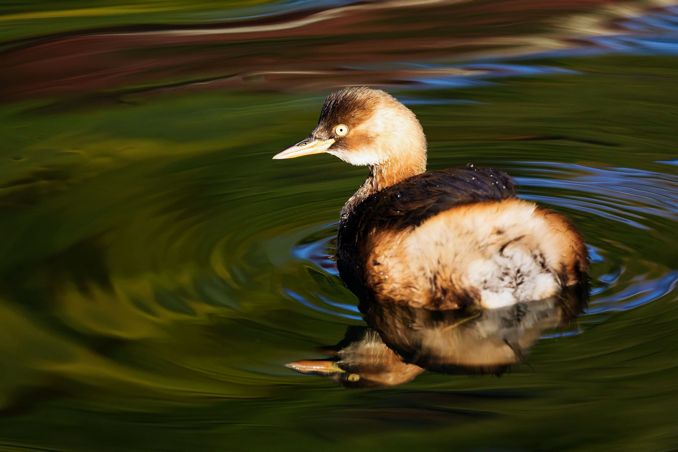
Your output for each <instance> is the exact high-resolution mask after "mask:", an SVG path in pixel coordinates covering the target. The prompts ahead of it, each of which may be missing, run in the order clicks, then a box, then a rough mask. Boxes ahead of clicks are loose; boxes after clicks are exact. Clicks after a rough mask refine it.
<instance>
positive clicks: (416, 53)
mask: <svg viewBox="0 0 678 452" xmlns="http://www.w3.org/2000/svg"><path fill="white" fill-rule="evenodd" d="M137 5H138V6H134V7H129V8H128V9H125V8H123V7H118V9H116V8H114V7H112V6H111V5H110V4H108V3H104V2H91V5H89V6H88V7H86V8H83V7H82V6H81V5H79V4H75V3H73V4H69V2H59V4H58V5H56V4H55V5H54V9H50V10H46V9H45V8H46V6H45V5H44V4H43V3H39V2H25V3H12V4H9V5H7V6H3V10H2V12H1V14H2V15H0V30H1V31H0V37H1V38H2V40H3V41H2V42H3V44H1V46H0V48H1V49H2V53H0V99H2V101H3V103H2V105H0V137H2V146H1V147H0V161H1V162H2V163H1V164H0V232H1V233H2V240H0V362H1V363H2V364H0V366H1V372H0V415H1V416H2V422H1V423H0V448H2V449H3V450H24V449H30V450H34V449H42V448H44V449H49V450H53V449H58V450H61V449H80V450H253V449H256V448H270V449H276V450H311V449H314V448H320V449H326V450H350V449H356V450H363V449H374V450H385V449H386V448H388V449H390V450H412V448H417V447H428V448H434V447H437V448H442V447H446V448H450V449H456V448H459V449H501V450H521V449H552V450H563V449H585V450H596V449H597V450H611V449H624V450H669V449H675V448H678V414H676V406H678V387H677V386H676V381H677V380H678V361H677V359H676V350H677V349H678V339H677V337H678V335H677V333H678V327H677V326H676V325H678V305H677V304H676V302H677V301H678V299H677V297H676V293H675V287H676V283H677V281H678V265H677V264H678V262H677V258H676V254H677V253H676V250H677V245H678V243H677V239H676V237H677V234H676V217H677V215H678V208H677V204H678V173H677V171H676V165H677V164H678V152H677V149H678V147H677V144H676V142H677V141H676V135H677V132H678V126H677V124H678V89H677V88H676V86H678V59H676V55H677V54H678V8H676V7H672V6H670V4H669V2H631V3H616V2H602V1H601V2H597V1H577V2H545V1H538V0H533V1H524V2H523V1H520V2H499V1H481V2H456V3H455V2H444V1H432V2H424V3H422V2H419V3H418V4H415V2H406V1H399V2H398V1H393V2H375V3H371V2H362V3H352V2H348V1H346V2H343V1H325V2H304V1H289V2H280V3H263V2H244V1H243V2H235V6H233V5H230V4H228V5H227V4H226V3H224V4H223V5H221V6H215V5H214V4H213V3H210V4H208V3H207V2H196V3H195V4H188V3H187V2H186V3H182V2H173V1H156V2H146V3H141V2H140V3H138V4H137ZM59 8H63V9H59ZM347 83H349V84H350V83H364V84H370V85H373V86H380V87H384V88H386V89H388V90H389V91H391V92H392V93H393V94H394V95H396V96H397V97H399V98H400V99H402V100H403V101H404V102H406V103H407V104H408V105H409V106H410V107H411V108H412V109H413V110H415V112H416V113H417V115H418V117H419V118H420V120H421V122H422V123H423V125H424V128H425V130H426V133H427V137H428V139H429V162H430V163H429V166H430V167H431V168H444V167H450V166H455V165H464V164H466V163H468V162H473V163H475V164H477V165H491V166H496V167H498V168H501V169H504V170H506V171H509V172H510V173H511V174H513V175H514V176H515V177H516V179H517V182H518V183H519V185H520V188H519V191H520V195H521V197H523V198H526V199H530V200H535V201H538V202H540V203H542V204H544V205H547V206H549V207H551V208H553V209H556V210H558V211H560V212H563V213H565V214H567V215H568V216H569V217H570V218H571V219H572V220H573V221H574V223H576V225H577V226H578V227H579V228H580V230H581V231H582V233H583V234H584V236H585V238H586V241H587V243H588V245H589V250H590V252H591V256H592V260H593V262H592V270H591V277H592V285H593V288H592V296H591V301H590V303H589V307H588V309H587V311H586V312H585V313H584V314H583V315H582V316H580V317H579V318H578V319H577V321H576V323H575V324H573V325H572V326H570V327H568V328H566V329H561V330H557V331H556V332H550V333H548V332H545V333H544V335H543V336H542V338H541V340H540V341H539V342H537V344H536V345H535V346H534V347H533V348H532V349H531V351H530V353H529V355H528V356H527V357H526V360H525V362H524V363H523V364H519V365H515V366H513V367H512V369H511V370H510V372H508V373H506V374H504V375H503V376H501V377H495V376H468V375H463V374H461V375H460V374H455V375H444V374H438V373H432V372H429V373H425V374H422V375H420V376H418V377H417V378H416V380H414V381H413V382H411V383H408V384H405V385H402V386H398V387H395V388H390V389H355V390H349V389H345V388H343V387H341V386H339V385H337V384H336V383H334V382H333V381H331V380H328V379H323V378H320V377H313V376H303V375H298V374H295V373H294V372H292V371H291V370H289V369H287V368H285V367H284V364H285V363H287V362H289V361H293V360H298V359H304V358H312V357H315V356H317V355H318V351H317V348H318V347H319V346H325V345H328V344H334V343H336V342H338V341H339V340H340V339H341V338H342V337H343V336H344V332H345V330H346V328H347V327H349V326H361V325H363V321H362V320H361V317H360V314H359V313H358V311H357V308H356V305H357V301H356V300H355V298H354V296H353V295H352V294H351V293H350V292H348V290H347V289H345V288H344V287H343V285H342V283H341V282H340V280H339V279H338V277H337V275H336V272H335V270H334V267H333V263H332V261H331V260H330V259H328V255H329V254H330V253H331V250H332V246H333V245H332V238H333V236H334V234H335V225H336V221H337V216H338V211H339V209H340V207H341V205H342V204H343V202H344V201H345V199H346V198H347V197H348V196H349V195H350V194H351V193H352V191H353V190H354V189H355V188H356V187H357V186H358V185H359V184H360V183H361V182H362V180H363V178H364V176H365V170H364V169H361V168H350V167H347V166H346V165H345V164H344V163H342V162H340V161H338V160H335V159H333V158H331V157H329V156H327V157H325V156H320V157H314V158H310V157H309V158H308V159H300V160H292V161H282V162H280V161H275V162H274V161H271V159H270V158H271V156H272V155H273V154H274V153H276V152H277V151H279V150H281V149H282V148H283V147H285V146H286V145H289V144H291V143H293V142H295V140H297V139H299V138H302V137H304V136H305V135H306V134H307V132H308V131H309V130H310V128H311V127H312V125H313V124H314V122H315V119H316V116H317V113H318V110H319V107H320V104H321V102H322V98H323V96H324V95H326V94H327V92H328V91H329V90H331V89H332V88H333V87H336V86H341V85H343V84H347Z"/></svg>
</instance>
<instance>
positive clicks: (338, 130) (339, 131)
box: [334, 124, 348, 137]
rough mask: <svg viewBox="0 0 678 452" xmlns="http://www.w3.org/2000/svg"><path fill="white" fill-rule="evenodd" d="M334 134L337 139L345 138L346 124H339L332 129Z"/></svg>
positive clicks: (346, 132)
mask: <svg viewBox="0 0 678 452" xmlns="http://www.w3.org/2000/svg"><path fill="white" fill-rule="evenodd" d="M334 134H335V135H336V136H338V137H345V136H346V134H348V126H347V125H346V124H339V125H338V126H336V127H335V128H334Z"/></svg>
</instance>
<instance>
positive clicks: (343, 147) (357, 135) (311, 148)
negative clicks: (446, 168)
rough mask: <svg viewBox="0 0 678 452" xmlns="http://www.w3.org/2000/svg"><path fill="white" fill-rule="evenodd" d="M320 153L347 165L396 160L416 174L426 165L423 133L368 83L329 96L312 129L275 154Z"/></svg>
mask: <svg viewBox="0 0 678 452" xmlns="http://www.w3.org/2000/svg"><path fill="white" fill-rule="evenodd" d="M320 153H327V154H332V155H334V156H336V157H339V158H340V159H342V160H343V161H345V162H348V163H350V164H351V165H369V166H380V165H384V164H393V163H395V164H396V165H397V166H408V167H412V169H413V170H414V171H415V172H423V171H424V170H425V169H426V137H425V136H424V131H423V130H422V128H421V124H419V121H418V120H417V118H416V116H415V115H414V113H412V111H411V110H410V109H408V108H407V107H406V106H404V105H403V104H401V103H400V102H398V101H397V100H396V99H395V98H394V97H393V96H391V95H390V94H388V93H386V92H384V91H381V90H377V89H371V88H366V87H351V88H344V89H341V90H339V91H336V92H334V93H332V94H330V95H329V96H328V97H327V99H325V103H324V104H323V107H322V110H321V112H320V119H319V120H318V125H317V126H316V128H315V129H313V132H311V134H310V135H309V136H308V137H307V138H306V139H304V140H302V141H300V142H299V143H297V144H295V145H294V146H291V147H289V148H287V149H285V150H284V151H282V152H280V153H279V154H276V155H275V156H274V157H273V158H274V159H289V158H296V157H302V156H305V155H312V154H320Z"/></svg>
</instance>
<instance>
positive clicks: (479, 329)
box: [288, 285, 588, 386]
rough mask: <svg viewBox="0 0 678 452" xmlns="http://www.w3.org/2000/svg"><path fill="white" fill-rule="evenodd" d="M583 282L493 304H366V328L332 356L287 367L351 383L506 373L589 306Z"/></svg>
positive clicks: (355, 329)
mask: <svg viewBox="0 0 678 452" xmlns="http://www.w3.org/2000/svg"><path fill="white" fill-rule="evenodd" d="M587 292H588V291H587V290H586V288H585V287H583V285H580V286H576V287H571V288H568V289H567V290H566V291H564V292H563V293H561V294H560V296H558V297H556V298H551V299H547V300H542V301H534V302H529V303H520V304H516V305H513V306H509V307H505V308H501V309H493V310H467V311H464V312H461V311H431V310H428V309H413V308H409V307H405V306H395V305H373V306H370V307H369V308H366V309H364V315H365V320H366V321H367V324H368V327H367V328H359V327H352V328H349V329H348V331H347V332H346V336H345V338H344V340H342V341H341V342H340V343H339V344H337V346H335V347H333V348H331V349H330V353H331V355H332V359H328V360H307V361H295V362H293V363H290V364H288V367H290V368H292V369H294V370H296V371H298V372H301V373H307V374H318V375H325V376H330V377H332V378H334V379H335V380H337V381H340V382H341V383H343V384H345V385H347V386H393V385H398V384H402V383H406V382H408V381H411V380H413V379H414V378H415V377H416V376H417V375H419V374H420V373H422V372H424V370H432V371H437V372H445V373H493V374H500V373H502V372H503V371H505V370H506V369H507V368H508V367H509V366H510V365H512V364H514V363H517V362H520V361H522V360H523V359H524V356H525V354H526V352H527V350H528V349H529V348H530V347H531V346H532V345H533V344H534V343H535V342H536V341H537V339H539V337H540V336H541V335H542V334H543V332H544V331H546V330H550V329H553V328H559V327H563V326H566V325H568V324H569V323H570V322H572V321H573V320H574V319H575V318H576V317H577V315H578V314H579V313H580V312H581V311H582V310H583V308H584V307H585V305H586V299H587Z"/></svg>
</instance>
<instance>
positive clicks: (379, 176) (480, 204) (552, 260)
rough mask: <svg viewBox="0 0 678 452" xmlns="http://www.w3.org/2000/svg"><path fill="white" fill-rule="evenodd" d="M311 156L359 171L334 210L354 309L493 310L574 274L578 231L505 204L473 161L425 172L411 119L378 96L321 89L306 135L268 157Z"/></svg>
mask: <svg viewBox="0 0 678 452" xmlns="http://www.w3.org/2000/svg"><path fill="white" fill-rule="evenodd" d="M319 153H327V154H331V155H334V156H336V157H339V158H340V159H341V160H343V161H345V162H348V163H350V164H352V165H363V166H369V168H370V175H369V177H368V178H367V180H366V181H365V183H364V184H363V185H362V186H361V187H360V188H359V189H358V191H357V192H356V193H355V194H354V195H353V196H352V197H351V198H350V199H349V200H348V201H347V202H346V204H345V205H344V207H343V209H342V211H341V220H340V224H339V232H338V242H337V265H338V268H339V272H340V275H341V277H342V279H343V280H344V281H345V283H346V285H347V286H348V287H349V289H351V291H353V292H354V293H355V294H356V295H357V296H358V297H359V298H360V300H361V302H362V303H366V304H370V303H375V302H376V303H396V304H403V305H407V306H410V307H413V308H427V309H435V310H448V309H459V308H464V307H467V306H469V305H474V304H475V305H480V306H482V307H485V308H500V307H504V306H509V305H512V304H515V303H521V302H528V301H533V300H543V299H546V298H549V297H552V296H555V295H556V294H558V293H559V292H560V291H561V290H562V289H563V288H565V287H567V286H572V285H575V284H578V283H579V282H581V281H582V280H583V279H584V278H585V272H586V270H587V266H588V259H587V252H586V247H585V246H584V242H583V240H582V238H581V236H580V235H579V233H578V232H577V231H576V230H575V229H574V227H573V226H572V225H571V224H570V223H569V222H568V221H567V220H566V219H565V218H564V217H563V216H561V215H560V214H558V213H555V212H552V211H550V210H547V209H544V208H542V207H539V206H537V205H536V204H534V203H532V202H528V201H524V200H520V199H518V198H516V195H515V187H514V184H513V182H512V180H511V178H510V177H509V176H508V175H506V174H505V173H503V172H501V171H498V170H495V169H485V168H476V167H473V166H471V167H467V168H455V169H447V170H442V171H432V172H426V137H425V136H424V131H423V129H422V127H421V124H420V123H419V121H418V120H417V118H416V116H415V115H414V113H413V112H412V111H410V110H409V109H408V108H407V107H405V106H404V105H403V104H401V103H400V102H398V101H397V100H396V99H395V98H394V97H392V96H391V95H389V94H388V93H386V92H384V91H380V90H375V89H370V88H366V87H351V88H345V89H342V90H339V91H337V92H335V93H332V94H330V96H328V97H327V99H326V100H325V103H324V104H323V107H322V110H321V113H320V119H319V121H318V125H317V126H316V128H315V129H314V130H313V132H311V134H310V135H309V136H308V138H306V139H304V140H302V141H301V142H299V143H297V144H295V145H294V146H292V147H290V148H288V149H286V150H284V151H282V152H280V153H279V154H277V155H275V156H274V157H273V158H274V159H288V158H295V157H301V156H305V155H311V154H319Z"/></svg>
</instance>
